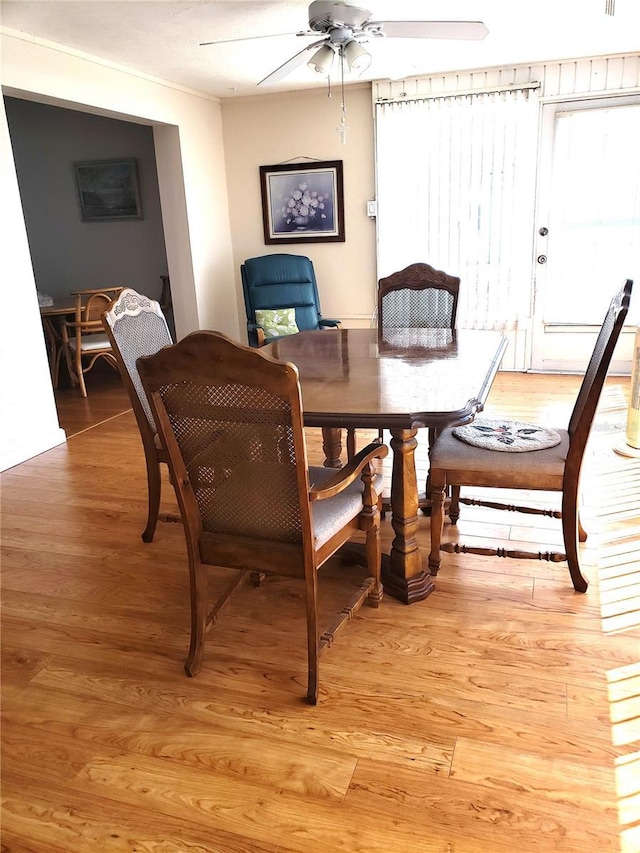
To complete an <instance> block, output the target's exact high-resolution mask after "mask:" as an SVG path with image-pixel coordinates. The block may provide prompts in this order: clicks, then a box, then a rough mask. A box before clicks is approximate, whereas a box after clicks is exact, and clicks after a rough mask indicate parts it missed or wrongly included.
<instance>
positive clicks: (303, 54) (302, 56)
mask: <svg viewBox="0 0 640 853" xmlns="http://www.w3.org/2000/svg"><path fill="white" fill-rule="evenodd" d="M323 44H327V39H320V41H314V42H313V43H312V44H308V45H307V46H306V47H305V48H303V49H302V50H301V51H299V52H298V53H296V54H295V55H294V56H292V57H291V59H287V61H286V62H285V63H283V64H282V65H280V66H279V67H278V68H276V70H275V71H272V72H271V74H267V76H266V77H263V79H262V80H259V81H258V86H261V85H262V84H263V83H278V82H280V80H283V79H284V78H285V77H286V76H287V74H290V73H291V72H292V71H294V70H295V69H296V68H298V66H300V65H302V64H303V62H306V61H307V55H308V53H309V51H311V50H314V48H316V47H320V45H323Z"/></svg>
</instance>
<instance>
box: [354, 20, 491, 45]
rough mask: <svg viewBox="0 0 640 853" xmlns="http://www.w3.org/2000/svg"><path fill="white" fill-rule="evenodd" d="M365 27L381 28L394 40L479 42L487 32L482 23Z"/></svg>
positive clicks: (401, 23) (406, 23)
mask: <svg viewBox="0 0 640 853" xmlns="http://www.w3.org/2000/svg"><path fill="white" fill-rule="evenodd" d="M367 27H382V31H383V33H384V35H385V36H388V37H389V38H396V39H460V40H469V41H471V40H479V39H483V38H484V37H485V36H486V35H487V34H488V32H489V30H488V29H487V28H486V27H485V25H484V24H483V23H482V21H369V22H368V24H367Z"/></svg>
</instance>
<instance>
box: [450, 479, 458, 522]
mask: <svg viewBox="0 0 640 853" xmlns="http://www.w3.org/2000/svg"><path fill="white" fill-rule="evenodd" d="M459 518H460V486H451V502H450V504H449V519H450V521H451V524H457V523H458V519H459Z"/></svg>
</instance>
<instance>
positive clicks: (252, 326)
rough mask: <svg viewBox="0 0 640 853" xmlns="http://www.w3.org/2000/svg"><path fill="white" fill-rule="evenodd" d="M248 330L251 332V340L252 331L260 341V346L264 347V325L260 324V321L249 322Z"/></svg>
mask: <svg viewBox="0 0 640 853" xmlns="http://www.w3.org/2000/svg"><path fill="white" fill-rule="evenodd" d="M247 332H248V333H249V340H251V332H253V334H254V335H255V336H256V340H257V341H258V346H259V347H263V346H264V343H265V340H266V338H265V336H264V329H263V328H262V326H259V325H258V323H247Z"/></svg>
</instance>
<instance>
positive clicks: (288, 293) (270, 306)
mask: <svg viewBox="0 0 640 853" xmlns="http://www.w3.org/2000/svg"><path fill="white" fill-rule="evenodd" d="M240 272H241V274H242V290H243V292H244V304H245V309H246V313H247V335H248V338H249V345H250V346H252V347H259V346H262V345H263V344H267V343H270V342H271V341H273V340H275V339H276V338H278V337H282V335H283V334H291V332H295V331H300V332H302V331H306V330H308V329H321V328H325V327H330V326H333V327H335V328H340V322H339V321H338V320H326V319H324V318H323V316H322V314H321V313H320V301H319V299H318V287H317V284H316V276H315V272H314V270H313V264H312V263H311V261H310V260H309V258H307V257H305V256H304V255H287V254H276V255H262V256H260V257H258V258H248V259H247V260H246V261H245V262H244V263H243V264H242V266H241V267H240ZM287 309H289V310H288V311H287ZM291 309H293V310H291ZM256 311H257V312H258V316H257V317H256ZM264 312H266V313H267V314H271V312H275V313H276V315H277V316H276V321H277V322H279V323H281V324H282V331H281V333H280V334H278V326H277V325H275V323H269V324H267V323H266V322H265V320H264V316H265V314H264ZM294 313H295V320H294ZM270 319H271V320H272V321H273V317H270ZM260 320H262V322H260ZM287 320H290V322H289V325H288V327H287Z"/></svg>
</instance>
